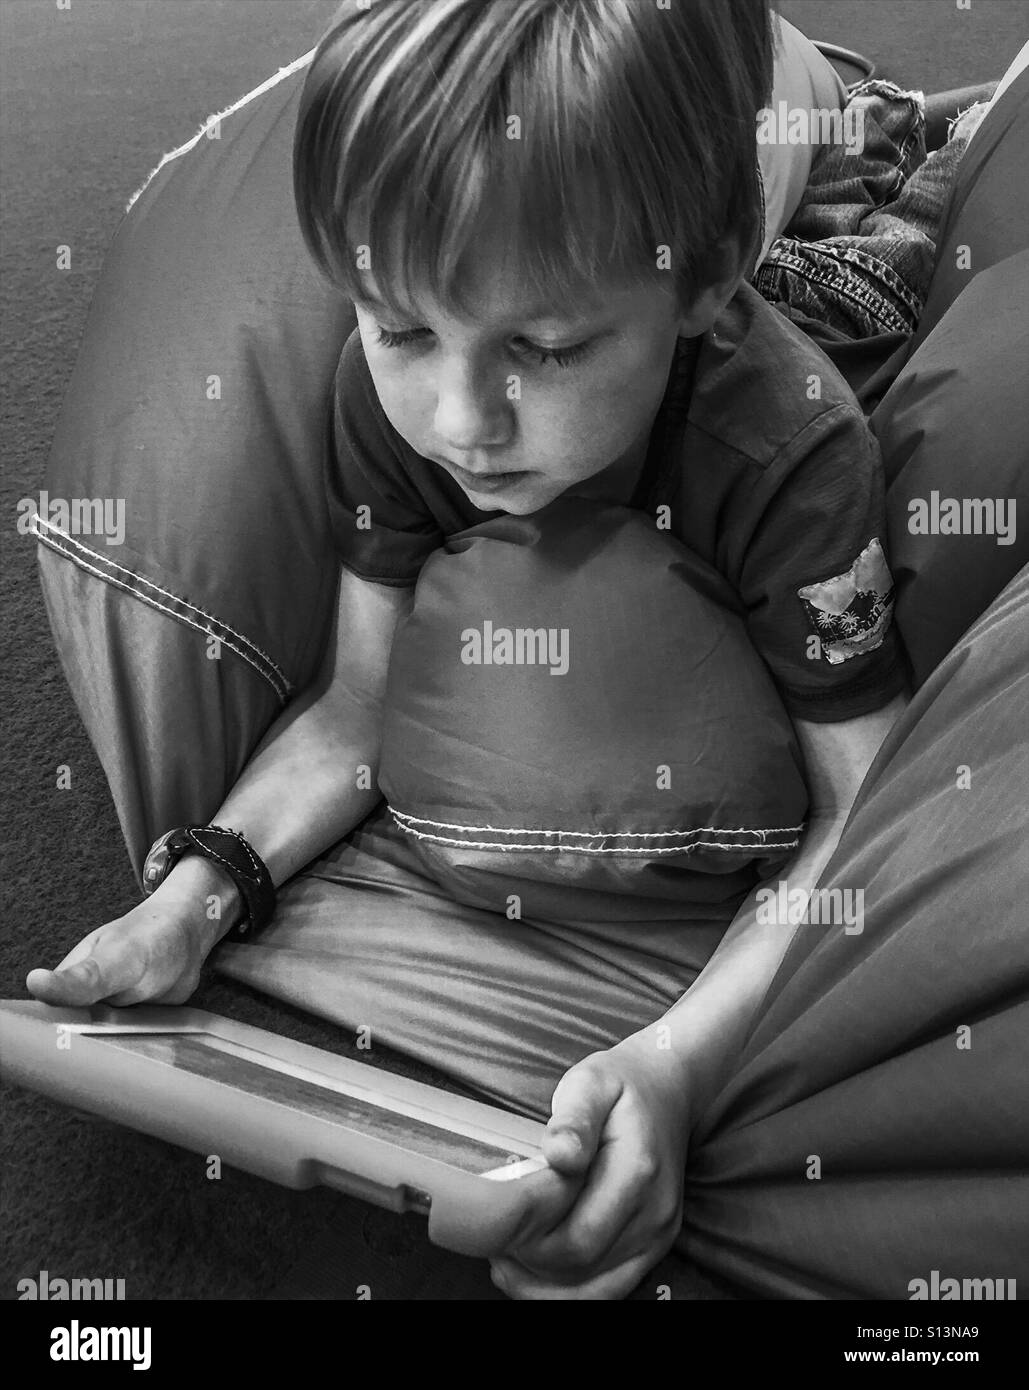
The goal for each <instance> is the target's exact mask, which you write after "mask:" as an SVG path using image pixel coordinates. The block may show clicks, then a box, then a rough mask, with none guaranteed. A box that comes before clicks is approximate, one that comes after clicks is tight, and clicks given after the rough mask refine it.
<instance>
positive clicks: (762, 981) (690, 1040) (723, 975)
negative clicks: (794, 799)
mask: <svg viewBox="0 0 1029 1390" xmlns="http://www.w3.org/2000/svg"><path fill="white" fill-rule="evenodd" d="M845 820H846V816H845V814H843V813H842V812H837V813H835V814H820V815H816V816H814V817H812V819H811V820H810V821H809V823H808V826H807V829H806V831H805V834H804V838H803V841H802V843H801V846H800V849H799V850H798V852H797V854H796V855H795V856H794V858H793V859H792V860H791V862H790V863H789V865H787V866H786V868H785V869H784V870H781V871H780V872H779V873H778V874H776V876H775V878H774V879H772V880H768V881H767V882H766V883H764V884H760V885H759V886H758V887H757V888H755V889H754V891H753V892H752V893H750V894H749V895H748V897H747V898H746V900H745V901H744V903H743V905H742V906H741V908H740V910H739V911H738V912H737V914H736V916H735V917H734V918H733V921H732V923H731V925H730V927H729V929H728V931H727V932H726V933H725V936H724V937H723V938H722V940H721V942H720V943H719V945H718V947H717V949H716V950H715V952H714V954H713V955H712V956H711V959H710V960H709V961H708V963H707V965H706V966H705V967H704V969H703V970H702V971H701V972H700V974H699V975H698V977H697V979H696V981H695V982H694V983H693V985H692V986H691V987H690V989H689V990H688V991H687V992H686V994H684V995H683V997H682V998H681V999H680V1000H678V1002H677V1003H675V1004H673V1005H672V1007H671V1008H670V1009H669V1010H668V1012H667V1013H666V1014H665V1015H664V1016H663V1017H662V1018H660V1019H658V1020H657V1021H656V1022H655V1023H653V1024H651V1025H650V1026H649V1027H648V1028H645V1029H643V1030H642V1031H641V1032H640V1033H638V1034H635V1035H634V1044H635V1045H638V1046H641V1047H643V1048H644V1049H646V1050H648V1051H650V1050H653V1051H654V1054H655V1055H656V1056H657V1057H662V1056H663V1057H664V1058H665V1059H667V1061H668V1062H669V1063H670V1064H671V1065H673V1066H676V1067H678V1068H681V1072H682V1084H683V1085H684V1086H685V1087H687V1088H688V1090H689V1094H690V1104H691V1112H692V1114H693V1115H694V1116H695V1117H696V1116H698V1115H700V1114H701V1113H702V1112H703V1111H704V1110H705V1109H706V1108H707V1105H708V1103H709V1102H710V1100H711V1099H712V1097H713V1096H714V1095H716V1094H717V1093H718V1091H719V1090H720V1089H721V1088H722V1087H723V1085H724V1084H725V1082H726V1080H727V1079H728V1076H729V1074H730V1072H731V1070H732V1068H733V1066H734V1064H735V1062H736V1059H737V1057H738V1056H739V1053H740V1050H741V1049H742V1047H743V1044H744V1042H745V1041H746V1037H747V1033H748V1031H749V1029H750V1027H751V1024H752V1023H753V1020H754V1017H755V1014H756V1013H757V1010H758V1009H759V1008H760V1005H761V1001H762V1000H763V998H764V996H765V994H766V992H767V990H768V986H769V985H770V984H771V982H772V979H773V977H774V976H775V972H776V971H777V970H778V968H779V966H780V964H781V963H782V960H783V958H784V956H785V955H786V951H787V948H788V947H789V944H790V942H791V941H792V940H793V937H794V936H795V934H796V932H797V928H798V926H799V919H800V918H801V917H802V916H803V906H802V905H801V906H797V904H798V902H799V896H800V894H803V895H804V896H805V897H806V896H807V895H808V894H809V893H810V891H811V889H813V888H814V887H815V885H816V884H817V882H818V879H819V877H820V876H821V874H822V871H823V870H824V868H825V866H826V864H828V862H829V860H830V858H831V857H832V854H833V851H834V850H835V848H836V846H837V844H838V843H839V838H840V835H841V833H842V830H843V825H844V822H845ZM780 881H783V882H785V883H786V884H787V887H788V892H789V894H790V902H791V904H793V905H794V906H793V907H792V909H791V911H790V912H789V913H788V919H789V920H771V921H769V920H768V919H769V917H773V918H775V917H777V914H776V913H775V912H769V910H768V907H767V905H766V903H765V900H764V899H762V898H761V897H759V896H758V895H759V894H760V893H761V891H762V889H765V890H767V889H777V887H778V883H779V882H780ZM765 896H766V897H767V893H766V895H765ZM666 1029H667V1032H665V1031H664V1030H666Z"/></svg>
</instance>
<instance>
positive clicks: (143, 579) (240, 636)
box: [32, 512, 291, 691]
mask: <svg viewBox="0 0 1029 1390" xmlns="http://www.w3.org/2000/svg"><path fill="white" fill-rule="evenodd" d="M32 520H33V521H38V522H39V523H40V524H41V525H43V526H48V527H49V528H50V530H51V531H56V532H57V534H58V535H59V536H60V537H61V538H62V540H66V541H69V542H70V543H71V544H72V545H74V546H77V547H78V548H79V550H84V551H85V552H86V554H87V555H94V556H95V557H96V558H97V559H98V560H102V561H103V563H104V564H105V565H110V566H111V567H112V569H116V570H121V572H122V574H127V575H130V576H131V577H132V578H133V579H134V580H135V581H136V582H137V583H139V584H146V585H147V587H148V588H150V589H156V590H157V592H158V593H159V594H163V595H164V597H165V598H170V599H174V601H175V602H176V603H181V604H182V605H183V607H185V608H191V609H192V610H193V612H194V613H199V614H200V616H201V617H203V618H206V619H207V620H208V622H212V623H217V625H218V626H219V627H222V628H224V629H225V631H226V632H231V633H232V635H233V637H235V639H236V640H237V642H242V643H243V645H244V646H246V647H249V648H250V650H251V651H252V652H256V653H257V655H258V656H259V657H260V658H261V660H262V661H266V662H267V663H268V666H269V667H270V668H271V670H273V671H274V672H275V674H276V675H277V676H278V678H279V680H280V681H281V682H282V686H283V688H284V689H285V690H287V691H288V690H289V689H290V688H291V687H290V682H289V681H288V680H287V679H286V677H285V675H283V673H282V671H281V670H280V669H279V667H278V665H277V664H276V663H275V662H274V661H273V660H272V658H271V657H270V656H269V655H268V653H267V652H263V651H262V650H261V648H260V647H259V646H258V645H257V643H256V642H251V641H250V639H249V637H244V636H243V634H242V633H241V632H237V631H236V630H235V629H234V628H231V627H230V626H229V625H228V623H225V622H222V620H221V618H216V617H215V616H214V614H213V613H208V612H206V611H205V610H204V609H203V608H200V607H199V606H198V605H197V604H195V603H190V601H189V599H185V598H180V597H179V595H178V594H173V593H172V592H171V591H170V590H169V589H162V588H161V586H160V584H155V583H154V582H153V580H152V579H147V578H146V577H145V576H144V575H142V574H137V573H136V572H135V570H130V569H126V567H125V566H124V565H119V564H118V562H117V561H116V560H112V559H110V558H109V557H108V556H106V555H104V554H102V553H101V552H100V551H98V550H91V549H90V547H89V546H88V545H83V544H82V542H81V541H77V540H76V539H75V537H74V536H70V535H69V534H68V532H67V531H62V530H61V528H60V527H59V526H55V525H54V523H53V522H52V521H47V520H46V519H45V518H44V517H41V516H40V515H39V513H38V512H34V513H33V516H32ZM35 535H37V536H38V537H39V539H40V540H46V537H45V536H44V535H43V534H42V532H40V531H38V530H37V531H35ZM69 558H74V557H73V556H72V557H69ZM205 631H206V629H205ZM219 640H221V639H219ZM225 645H226V646H229V645H230V643H228V642H226V643H225ZM232 650H233V651H235V650H236V648H235V647H233V648H232ZM240 655H242V653H240Z"/></svg>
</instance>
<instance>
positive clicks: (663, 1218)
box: [491, 1031, 689, 1299]
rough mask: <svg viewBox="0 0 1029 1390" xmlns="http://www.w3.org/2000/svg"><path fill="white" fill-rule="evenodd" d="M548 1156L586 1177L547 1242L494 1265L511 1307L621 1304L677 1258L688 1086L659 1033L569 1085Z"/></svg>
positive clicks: (564, 1086)
mask: <svg viewBox="0 0 1029 1390" xmlns="http://www.w3.org/2000/svg"><path fill="white" fill-rule="evenodd" d="M551 1110H552V1115H551V1119H550V1122H549V1124H548V1125H547V1128H546V1131H545V1133H544V1137H543V1153H544V1156H545V1158H546V1159H547V1161H548V1162H549V1163H550V1165H551V1166H552V1167H553V1168H556V1169H558V1170H559V1171H560V1172H563V1173H569V1174H573V1173H583V1172H586V1170H587V1169H588V1175H587V1178H586V1182H585V1184H584V1186H583V1188H582V1191H581V1192H580V1193H579V1196H578V1198H577V1200H576V1202H575V1205H574V1206H573V1207H572V1208H571V1210H570V1211H569V1212H568V1214H567V1215H566V1216H565V1217H564V1218H563V1220H562V1221H561V1222H560V1223H559V1224H558V1225H557V1226H555V1227H554V1228H553V1229H552V1230H551V1231H549V1232H547V1233H546V1234H544V1235H537V1236H533V1237H530V1238H529V1239H528V1240H525V1241H523V1242H521V1243H520V1244H518V1245H515V1246H513V1247H511V1248H510V1249H508V1250H506V1251H505V1252H504V1254H503V1255H501V1256H498V1257H497V1258H495V1259H493V1260H492V1261H491V1267H492V1272H493V1282H494V1283H495V1284H496V1285H497V1287H498V1288H500V1289H502V1290H503V1292H504V1293H506V1294H508V1295H509V1296H510V1297H511V1298H539V1299H618V1298H624V1297H625V1296H626V1295H627V1294H629V1293H631V1292H632V1290H633V1289H634V1288H635V1287H636V1286H637V1284H638V1283H639V1282H640V1280H641V1279H642V1278H643V1276H644V1275H645V1274H646V1273H647V1271H648V1270H649V1269H652V1268H653V1266H654V1265H655V1264H657V1262H658V1261H659V1260H660V1259H661V1257H662V1256H663V1255H664V1254H665V1253H666V1252H667V1251H668V1250H669V1248H670V1247H671V1245H672V1242H673V1241H674V1240H675V1237H676V1235H677V1234H678V1232H679V1226H680V1222H681V1218H682V1189H683V1177H684V1172H685V1167H686V1152H687V1146H688V1139H689V1134H688V1130H689V1086H688V1085H687V1082H686V1077H685V1075H684V1072H683V1068H682V1066H681V1065H679V1064H677V1063H676V1061H675V1060H674V1059H673V1054H672V1053H671V1052H670V1051H661V1050H659V1049H658V1048H657V1046H656V1044H655V1041H654V1035H653V1033H648V1032H646V1031H644V1032H642V1033H638V1034H634V1035H633V1036H632V1037H630V1038H627V1039H626V1040H625V1042H622V1043H618V1044H617V1045H616V1046H615V1047H612V1048H609V1049H608V1050H607V1051H606V1052H594V1053H591V1055H590V1056H589V1057H586V1058H584V1059H583V1060H582V1061H581V1062H578V1063H577V1064H576V1065H575V1066H574V1067H572V1068H571V1070H569V1071H567V1072H566V1073H565V1075H564V1076H563V1077H562V1078H561V1080H560V1082H559V1083H558V1085H557V1088H556V1090H555V1091H554V1098H553V1102H552V1107H551Z"/></svg>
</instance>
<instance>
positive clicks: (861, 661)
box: [740, 405, 907, 723]
mask: <svg viewBox="0 0 1029 1390" xmlns="http://www.w3.org/2000/svg"><path fill="white" fill-rule="evenodd" d="M884 494H885V484H884V476H883V467H882V459H881V457H880V454H879V446H878V444H877V442H876V440H875V437H874V435H873V434H872V432H871V430H870V429H869V428H868V425H867V423H866V422H865V419H864V417H863V416H862V415H861V413H860V411H859V410H857V409H856V408H853V407H851V406H849V405H836V406H832V407H830V408H829V409H828V410H826V411H825V412H824V413H823V414H821V415H819V416H818V417H817V418H816V419H814V420H813V421H811V422H810V423H809V424H808V425H806V426H805V428H804V429H803V430H802V431H801V432H800V434H799V435H798V436H797V437H796V438H795V439H793V440H792V441H791V443H790V444H789V445H788V446H787V447H786V448H785V449H783V450H782V451H781V452H780V454H779V455H778V456H777V457H776V458H775V459H774V460H773V462H772V463H771V464H770V465H769V466H768V467H767V468H766V469H764V470H763V472H762V476H761V479H760V481H759V482H758V484H757V486H756V487H755V488H754V490H753V492H752V493H751V497H750V501H749V506H748V512H749V522H748V531H749V542H748V544H747V547H746V552H745V555H744V558H743V564H742V567H741V580H740V594H741V597H742V599H743V602H744V604H745V606H746V609H747V624H748V628H749V632H750V637H751V640H752V641H753V643H754V645H755V646H756V647H757V649H758V651H759V652H760V653H761V655H762V656H763V657H764V659H765V661H766V663H767V664H768V666H769V667H770V669H771V671H772V674H773V676H774V677H775V680H776V682H777V684H778V686H779V690H780V693H781V695H782V697H783V702H784V703H785V705H786V707H787V709H788V710H789V712H790V714H791V715H794V716H796V717H798V718H800V719H807V720H810V721H812V722H814V723H835V722H837V721H840V720H844V719H856V718H858V717H860V716H861V715H864V714H871V713H872V712H873V711H874V710H877V709H881V708H882V706H883V705H885V704H888V703H889V701H890V700H892V699H893V698H894V697H895V696H897V695H899V694H901V693H902V692H903V691H904V690H905V688H906V679H907V678H906V670H905V665H904V659H903V654H902V649H901V647H900V642H899V639H898V637H897V634H896V632H895V630H894V628H893V604H894V586H893V579H892V576H891V574H890V570H889V565H888V560H887V556H886V551H885V544H886V511H885V495H884Z"/></svg>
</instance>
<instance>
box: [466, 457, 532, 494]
mask: <svg viewBox="0 0 1029 1390" xmlns="http://www.w3.org/2000/svg"><path fill="white" fill-rule="evenodd" d="M448 467H450V468H452V469H453V470H454V472H455V473H456V474H457V477H458V481H459V482H463V483H464V484H465V485H466V486H467V487H470V488H482V489H484V490H486V491H490V492H492V491H495V490H496V489H497V488H501V487H507V486H508V485H509V484H511V483H513V482H515V481H516V480H517V479H518V478H524V477H525V475H526V472H527V471H528V470H527V469H524V468H522V469H517V470H516V471H514V472H511V473H469V472H468V470H467V469H466V468H461V467H460V466H459V465H458V464H456V463H451V464H449V465H448Z"/></svg>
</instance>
